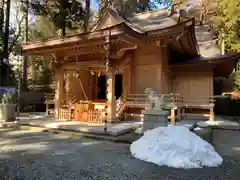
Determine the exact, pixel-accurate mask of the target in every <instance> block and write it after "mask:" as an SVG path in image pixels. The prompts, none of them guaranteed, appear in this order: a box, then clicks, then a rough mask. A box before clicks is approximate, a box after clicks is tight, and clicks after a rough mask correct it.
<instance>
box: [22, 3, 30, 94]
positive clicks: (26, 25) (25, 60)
mask: <svg viewBox="0 0 240 180" xmlns="http://www.w3.org/2000/svg"><path fill="white" fill-rule="evenodd" d="M25 3H26V4H25V6H26V14H25V37H24V42H25V43H27V42H28V7H29V1H28V0H26V2H25ZM27 68H28V57H27V56H26V55H25V56H24V58H23V78H22V80H23V82H22V86H23V87H22V88H23V90H24V91H25V90H27V79H28V78H27V75H28V73H27Z"/></svg>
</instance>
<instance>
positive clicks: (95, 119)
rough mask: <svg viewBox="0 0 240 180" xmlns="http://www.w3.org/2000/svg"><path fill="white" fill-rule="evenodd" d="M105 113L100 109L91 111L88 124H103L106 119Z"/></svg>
mask: <svg viewBox="0 0 240 180" xmlns="http://www.w3.org/2000/svg"><path fill="white" fill-rule="evenodd" d="M105 118H106V116H105V111H104V110H100V109H92V110H89V114H88V123H92V124H103V123H104V121H105V120H106V119H105Z"/></svg>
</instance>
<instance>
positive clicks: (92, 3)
mask: <svg viewBox="0 0 240 180" xmlns="http://www.w3.org/2000/svg"><path fill="white" fill-rule="evenodd" d="M91 6H92V8H93V9H95V10H96V9H98V3H97V0H91Z"/></svg>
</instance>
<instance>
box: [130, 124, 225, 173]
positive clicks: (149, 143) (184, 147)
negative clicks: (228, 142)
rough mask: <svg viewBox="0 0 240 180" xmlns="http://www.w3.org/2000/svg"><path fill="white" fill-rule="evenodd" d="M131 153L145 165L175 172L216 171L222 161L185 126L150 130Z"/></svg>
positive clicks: (134, 146)
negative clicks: (178, 169)
mask: <svg viewBox="0 0 240 180" xmlns="http://www.w3.org/2000/svg"><path fill="white" fill-rule="evenodd" d="M130 151H131V153H132V155H133V156H134V157H136V158H138V159H141V160H143V161H146V162H152V163H155V164H157V165H160V166H162V165H166V166H169V167H175V168H185V169H188V168H201V167H216V166H219V165H220V164H221V163H222V161H223V159H222V157H221V156H220V155H219V154H218V153H217V152H215V150H214V148H213V146H212V145H211V144H209V143H208V142H206V141H204V140H202V139H201V138H200V137H198V136H197V135H195V134H194V133H192V132H191V131H189V129H188V128H186V127H182V126H170V127H158V128H156V129H153V130H149V131H147V132H145V133H144V136H143V137H142V138H140V139H138V140H137V141H135V142H133V143H132V145H131V147H130Z"/></svg>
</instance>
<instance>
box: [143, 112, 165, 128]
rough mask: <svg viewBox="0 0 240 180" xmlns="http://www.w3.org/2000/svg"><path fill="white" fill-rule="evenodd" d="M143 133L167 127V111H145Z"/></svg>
mask: <svg viewBox="0 0 240 180" xmlns="http://www.w3.org/2000/svg"><path fill="white" fill-rule="evenodd" d="M143 114H144V121H143V131H144V132H145V131H147V130H150V129H154V128H157V127H160V126H168V118H167V116H168V114H169V113H168V111H157V110H147V111H145V112H144V113H143Z"/></svg>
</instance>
